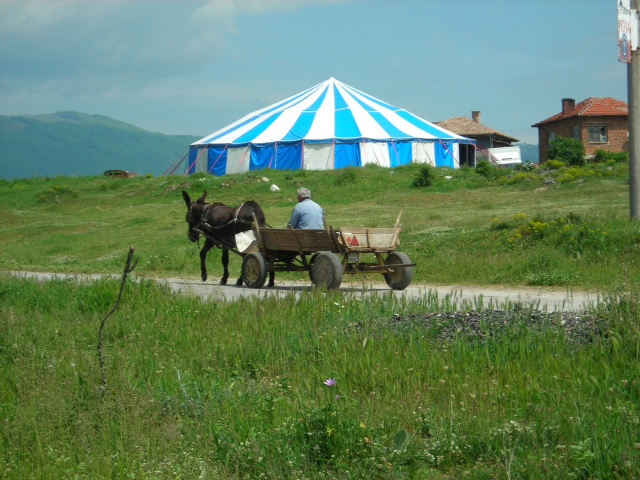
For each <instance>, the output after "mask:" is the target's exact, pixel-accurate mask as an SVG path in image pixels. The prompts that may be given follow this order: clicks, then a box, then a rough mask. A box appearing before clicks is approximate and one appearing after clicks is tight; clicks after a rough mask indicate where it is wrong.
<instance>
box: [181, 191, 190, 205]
mask: <svg viewBox="0 0 640 480" xmlns="http://www.w3.org/2000/svg"><path fill="white" fill-rule="evenodd" d="M182 198H184V203H186V204H187V208H191V197H189V194H188V193H187V192H185V191H184V190H182Z"/></svg>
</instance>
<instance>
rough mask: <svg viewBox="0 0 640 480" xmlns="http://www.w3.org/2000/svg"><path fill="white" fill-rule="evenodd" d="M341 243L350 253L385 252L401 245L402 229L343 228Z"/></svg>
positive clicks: (340, 231) (340, 236) (341, 230)
mask: <svg viewBox="0 0 640 480" xmlns="http://www.w3.org/2000/svg"><path fill="white" fill-rule="evenodd" d="M339 233H340V235H339V238H340V242H341V243H342V244H343V245H344V246H345V249H346V250H347V251H348V252H353V253H357V252H376V251H379V252H384V251H392V250H395V249H396V247H397V246H398V245H400V229H399V228H397V229H394V228H362V227H357V228H341V229H340V230H339Z"/></svg>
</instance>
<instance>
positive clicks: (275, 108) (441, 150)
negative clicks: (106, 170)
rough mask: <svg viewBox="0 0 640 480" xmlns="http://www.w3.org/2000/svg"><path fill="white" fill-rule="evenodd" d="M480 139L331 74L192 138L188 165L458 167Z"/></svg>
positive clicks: (233, 169)
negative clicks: (466, 148)
mask: <svg viewBox="0 0 640 480" xmlns="http://www.w3.org/2000/svg"><path fill="white" fill-rule="evenodd" d="M473 143H474V142H473V140H471V139H469V138H465V137H462V136H460V135H456V134H455V133H452V132H450V131H448V130H445V129H443V128H441V127H438V126H437V125H435V124H433V123H431V122H428V121H427V120H424V119H422V118H420V117H418V116H416V115H414V114H412V113H410V112H408V111H406V110H404V109H401V108H396V107H394V106H392V105H389V104H388V103H385V102H383V101H381V100H379V99H377V98H375V97H372V96H371V95H368V94H366V93H364V92H362V91H360V90H357V89H355V88H353V87H350V86H349V85H346V84H344V83H342V82H339V81H338V80H336V79H335V78H330V79H329V80H327V81H325V82H322V83H320V84H318V85H315V86H314V87H311V88H309V89H307V90H305V91H303V92H301V93H299V94H297V95H294V96H292V97H289V98H287V99H285V100H283V101H281V102H278V103H275V104H273V105H271V106H269V107H266V108H263V109H261V110H258V111H256V112H253V113H250V114H249V115H246V116H245V117H243V118H241V119H240V120H238V121H236V122H234V123H232V124H231V125H228V126H226V127H224V128H222V129H220V130H218V131H216V132H214V133H212V134H211V135H209V136H207V137H204V138H202V139H201V140H199V141H197V142H195V143H193V144H191V145H190V148H189V154H188V156H187V157H186V160H187V164H186V172H185V173H187V174H192V173H196V172H207V173H210V174H214V175H218V176H220V175H224V174H230V173H240V172H247V171H253V170H262V169H278V170H300V169H307V170H332V169H339V168H345V167H361V166H364V165H367V164H372V163H373V164H377V165H380V166H384V167H398V166H401V165H406V164H409V163H412V162H417V163H429V164H431V165H434V166H438V167H440V166H442V167H450V168H457V167H458V166H459V161H458V159H459V153H460V147H461V145H472V144H473Z"/></svg>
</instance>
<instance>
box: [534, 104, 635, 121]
mask: <svg viewBox="0 0 640 480" xmlns="http://www.w3.org/2000/svg"><path fill="white" fill-rule="evenodd" d="M628 115H629V107H627V104H626V103H624V102H621V101H620V100H616V99H615V98H587V99H586V100H583V101H582V102H580V103H578V104H577V105H576V106H575V107H574V108H572V109H571V110H569V111H568V112H560V113H558V114H557V115H554V116H553V117H549V118H547V119H546V120H543V121H541V122H538V123H536V124H534V125H531V126H532V127H538V126H540V125H545V124H547V123H552V122H556V121H558V120H564V119H566V118H575V117H627V116H628Z"/></svg>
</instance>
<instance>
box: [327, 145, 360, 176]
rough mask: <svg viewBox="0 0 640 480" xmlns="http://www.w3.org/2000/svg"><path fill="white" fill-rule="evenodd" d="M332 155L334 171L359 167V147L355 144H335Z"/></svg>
mask: <svg viewBox="0 0 640 480" xmlns="http://www.w3.org/2000/svg"><path fill="white" fill-rule="evenodd" d="M334 147H335V155H334V165H333V168H334V169H336V170H337V169H339V168H346V167H361V166H362V158H361V157H360V145H359V144H357V143H336V144H335V145H334Z"/></svg>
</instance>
